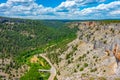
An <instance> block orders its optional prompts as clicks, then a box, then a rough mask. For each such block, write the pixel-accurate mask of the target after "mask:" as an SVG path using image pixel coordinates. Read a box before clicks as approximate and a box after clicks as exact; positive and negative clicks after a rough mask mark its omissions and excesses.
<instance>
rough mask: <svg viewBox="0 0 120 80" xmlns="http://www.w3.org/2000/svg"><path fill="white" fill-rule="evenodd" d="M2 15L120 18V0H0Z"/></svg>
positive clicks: (44, 17)
mask: <svg viewBox="0 0 120 80" xmlns="http://www.w3.org/2000/svg"><path fill="white" fill-rule="evenodd" d="M0 16H5V17H17V18H30V19H80V20H85V19H120V0H0Z"/></svg>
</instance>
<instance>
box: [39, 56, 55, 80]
mask: <svg viewBox="0 0 120 80" xmlns="http://www.w3.org/2000/svg"><path fill="white" fill-rule="evenodd" d="M40 56H41V57H42V58H44V59H45V60H46V61H47V62H48V63H49V64H50V66H51V69H50V73H51V75H50V77H49V78H48V80H54V78H55V76H56V69H55V67H54V66H53V64H52V63H51V62H50V60H49V59H48V58H47V57H46V56H45V55H44V54H40Z"/></svg>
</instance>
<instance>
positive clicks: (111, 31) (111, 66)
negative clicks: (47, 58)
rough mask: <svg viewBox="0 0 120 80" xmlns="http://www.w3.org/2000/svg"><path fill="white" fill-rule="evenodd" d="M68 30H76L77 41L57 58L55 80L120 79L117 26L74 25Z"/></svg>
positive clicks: (85, 23) (119, 28)
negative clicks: (75, 28) (56, 79)
mask: <svg viewBox="0 0 120 80" xmlns="http://www.w3.org/2000/svg"><path fill="white" fill-rule="evenodd" d="M72 27H78V28H79V30H78V32H77V39H75V40H74V41H72V42H71V43H69V44H68V45H67V48H66V50H64V51H62V53H60V55H59V56H58V58H59V59H60V62H59V63H58V65H55V66H56V68H57V70H58V72H59V74H58V75H57V78H58V80H82V79H85V80H90V79H91V78H94V79H95V80H100V79H101V78H105V79H107V80H114V79H115V78H120V49H119V45H120V23H109V24H101V23H100V22H78V23H77V22H76V23H72ZM116 44H117V45H116Z"/></svg>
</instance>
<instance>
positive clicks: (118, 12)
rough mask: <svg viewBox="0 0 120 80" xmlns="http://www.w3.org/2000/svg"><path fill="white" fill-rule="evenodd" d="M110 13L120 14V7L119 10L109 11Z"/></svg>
mask: <svg viewBox="0 0 120 80" xmlns="http://www.w3.org/2000/svg"><path fill="white" fill-rule="evenodd" d="M110 14H111V15H120V9H119V10H114V11H111V12H110Z"/></svg>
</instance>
